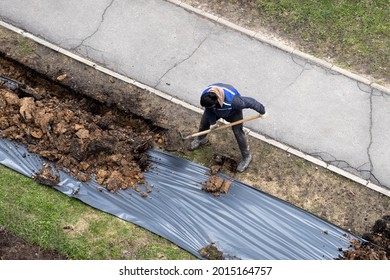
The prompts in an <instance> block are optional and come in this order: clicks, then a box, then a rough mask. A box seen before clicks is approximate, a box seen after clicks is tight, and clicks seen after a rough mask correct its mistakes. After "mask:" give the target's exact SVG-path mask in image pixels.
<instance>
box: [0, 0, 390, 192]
mask: <svg viewBox="0 0 390 280" xmlns="http://www.w3.org/2000/svg"><path fill="white" fill-rule="evenodd" d="M166 1H170V2H177V1H172V0H166ZM0 26H3V27H5V28H6V29H8V30H11V31H13V32H15V33H17V34H20V35H21V36H23V37H25V38H28V39H30V40H33V41H35V42H36V43H38V44H40V45H43V46H45V47H47V48H50V49H52V50H54V51H56V52H59V53H61V54H63V55H66V56H68V57H70V58H72V59H74V60H76V61H79V62H81V63H83V64H85V65H88V66H90V67H92V68H94V69H96V70H98V71H100V72H103V73H105V74H107V75H110V76H112V77H114V78H116V79H119V80H122V81H124V82H126V83H128V84H131V85H134V86H136V87H138V88H141V89H145V90H148V91H149V92H150V93H152V94H155V95H157V96H159V97H161V98H164V99H166V100H168V101H171V102H173V103H176V104H179V105H181V106H183V107H185V108H187V109H190V110H192V111H194V112H196V113H199V114H201V113H202V112H203V110H202V109H200V108H198V107H196V106H193V105H191V104H189V103H187V102H184V101H182V100H179V99H176V98H174V97H172V96H170V95H168V94H166V93H164V92H161V91H159V90H157V89H155V88H152V87H150V86H147V85H145V84H142V83H140V82H137V81H135V80H133V79H131V78H128V77H126V76H124V75H121V74H119V73H116V72H114V71H112V70H110V69H107V68H105V67H103V66H100V65H98V64H96V63H95V62H93V61H90V60H88V59H85V58H83V57H81V56H79V55H76V54H74V53H72V52H70V51H68V50H65V49H63V48H61V47H59V46H56V45H54V44H52V43H50V42H48V41H45V40H43V39H41V38H39V37H37V36H35V35H33V34H30V33H28V32H26V31H24V30H22V29H20V28H17V27H15V26H13V25H10V24H8V23H6V22H3V21H1V20H0ZM245 129H246V130H247V131H248V135H249V136H252V137H254V138H256V139H258V140H261V141H263V142H266V143H268V144H270V145H272V146H274V147H276V148H279V149H282V150H284V151H286V152H288V153H290V154H293V155H295V156H298V157H300V158H302V159H304V160H308V161H310V162H312V163H314V164H316V165H318V166H321V167H323V168H326V169H328V170H330V171H332V172H334V173H337V174H339V175H341V176H343V177H345V178H348V179H350V180H352V181H354V182H356V183H359V184H361V185H363V186H366V187H368V188H370V189H372V190H374V191H377V192H379V193H381V194H383V195H386V196H388V197H390V190H389V189H387V188H385V187H382V186H378V185H376V184H373V183H372V182H370V181H368V180H365V179H362V178H360V177H358V176H356V175H353V174H351V173H348V172H346V171H344V170H342V169H340V168H338V167H335V166H332V165H329V164H328V163H326V162H324V161H321V160H319V159H317V158H314V157H312V156H310V155H307V154H304V153H303V152H301V151H299V150H296V149H294V148H291V147H289V146H287V145H285V144H283V143H280V142H277V141H275V140H273V139H270V138H267V137H266V136H264V135H261V134H259V133H256V132H253V131H251V130H250V129H248V128H245Z"/></svg>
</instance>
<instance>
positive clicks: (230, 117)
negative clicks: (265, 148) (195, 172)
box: [189, 83, 266, 172]
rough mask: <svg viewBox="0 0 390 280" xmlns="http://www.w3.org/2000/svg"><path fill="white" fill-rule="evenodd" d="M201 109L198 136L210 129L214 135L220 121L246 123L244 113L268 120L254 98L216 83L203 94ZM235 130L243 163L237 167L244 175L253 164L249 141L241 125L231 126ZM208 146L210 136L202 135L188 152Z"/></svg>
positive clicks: (230, 86)
mask: <svg viewBox="0 0 390 280" xmlns="http://www.w3.org/2000/svg"><path fill="white" fill-rule="evenodd" d="M200 105H201V106H202V107H204V108H205V109H204V112H203V116H202V119H201V121H200V125H199V132H201V131H205V130H208V129H210V130H211V131H213V130H214V129H216V128H217V127H218V124H217V121H218V119H220V118H222V119H224V120H226V121H227V122H230V123H232V122H235V121H238V120H242V119H243V109H247V108H249V109H253V110H255V111H257V112H258V113H259V114H260V117H262V118H265V117H266V111H265V108H264V106H263V105H262V104H261V103H260V102H258V101H257V100H256V99H254V98H252V97H245V96H241V94H240V93H239V92H238V90H237V89H235V88H234V87H233V86H232V85H229V84H224V83H216V84H212V85H210V86H208V87H207V88H206V89H205V90H203V92H202V94H201V97H200ZM232 130H233V133H234V136H235V138H236V141H237V143H238V146H239V148H240V151H241V156H242V160H241V162H240V163H239V164H238V166H237V171H238V172H244V171H245V169H246V168H247V167H248V165H249V164H250V162H251V161H252V155H251V153H250V151H249V145H248V138H247V136H246V134H245V132H244V126H243V124H242V123H240V124H237V125H234V126H232ZM207 142H208V135H207V134H206V135H201V136H198V137H197V138H195V139H194V140H193V141H192V142H191V144H190V147H189V150H191V151H192V150H195V149H197V148H199V147H200V146H201V145H204V144H206V143H207Z"/></svg>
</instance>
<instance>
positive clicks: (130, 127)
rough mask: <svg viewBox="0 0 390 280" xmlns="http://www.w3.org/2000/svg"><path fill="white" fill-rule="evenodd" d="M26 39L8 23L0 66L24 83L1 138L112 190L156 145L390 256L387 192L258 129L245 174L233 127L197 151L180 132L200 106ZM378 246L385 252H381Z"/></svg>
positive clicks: (135, 173)
mask: <svg viewBox="0 0 390 280" xmlns="http://www.w3.org/2000/svg"><path fill="white" fill-rule="evenodd" d="M23 40H24V39H21V38H20V37H18V36H16V35H15V34H12V33H10V32H7V31H5V30H3V29H0V55H1V57H2V58H1V61H0V75H3V76H6V77H9V78H11V79H13V80H15V81H17V82H19V83H21V84H23V85H25V88H22V89H21V90H17V89H12V88H9V87H8V88H7V87H6V86H5V85H3V86H2V89H1V90H0V99H1V101H0V111H1V112H0V119H1V120H0V125H1V127H0V130H1V131H2V137H7V138H9V139H11V140H14V141H19V142H21V143H23V144H24V145H26V146H28V148H29V150H30V151H32V152H34V153H37V154H40V155H41V156H43V157H45V158H47V159H49V160H51V161H52V162H54V163H55V164H56V166H57V168H63V169H66V170H68V171H69V172H70V173H72V174H73V175H74V176H75V177H77V178H79V179H80V180H88V178H90V176H91V175H92V174H94V175H97V176H98V179H99V180H100V182H101V183H102V184H103V185H104V186H105V187H107V188H108V189H110V190H111V191H115V190H116V189H118V188H128V187H132V188H135V185H136V183H142V182H143V175H142V174H143V172H144V170H146V168H147V165H146V164H145V163H146V161H145V158H144V157H143V155H144V151H146V150H147V149H148V148H151V147H157V148H160V149H163V150H165V151H169V152H172V153H176V154H178V155H182V156H185V157H186V158H190V159H194V160H196V161H198V162H201V163H203V164H205V165H207V166H209V167H210V168H211V167H213V169H212V170H214V171H215V172H217V171H219V172H223V173H226V174H228V175H231V176H232V177H234V178H235V179H237V180H240V181H242V182H245V183H247V184H249V185H252V186H254V187H257V188H259V189H261V190H263V191H265V192H267V193H269V194H271V195H274V196H275V197H278V198H280V199H283V200H285V201H288V202H290V203H292V204H294V205H296V206H298V207H300V208H303V209H305V210H307V211H309V212H311V213H313V214H315V215H317V216H319V217H321V218H324V219H326V220H328V221H330V222H332V223H334V224H335V225H337V226H339V227H341V228H344V229H348V230H350V231H351V232H353V233H355V234H357V235H360V236H362V235H364V234H365V233H370V234H371V237H372V240H369V241H370V243H368V244H377V245H379V246H381V248H378V247H376V246H372V245H370V246H371V247H370V250H369V253H367V254H366V258H368V257H370V258H384V257H385V256H386V257H387V258H388V256H389V255H388V254H389V247H388V246H389V245H388V244H389V243H388V239H387V238H388V234H387V232H388V230H389V225H388V221H387V219H385V218H384V217H387V215H388V214H389V213H388V211H389V207H390V199H389V198H388V197H386V196H384V195H381V194H379V193H377V192H375V191H373V190H370V189H368V188H366V187H364V186H361V185H359V184H357V183H355V182H351V181H349V180H346V179H345V178H342V177H340V176H338V175H335V174H333V173H331V172H330V171H329V170H326V169H323V168H321V167H318V166H316V165H314V164H312V163H309V162H305V161H303V160H302V159H300V158H298V157H295V156H294V155H291V154H288V153H286V152H285V151H281V150H279V149H277V148H275V147H273V146H270V145H268V144H266V143H263V142H261V141H258V140H256V139H253V138H250V147H251V150H252V153H253V161H252V163H251V165H250V166H249V168H248V169H247V171H246V172H245V173H243V174H237V173H235V166H236V164H237V161H238V160H239V159H240V153H239V149H238V147H235V146H234V144H232V143H235V140H234V136H233V134H232V132H231V131H230V130H225V131H221V132H218V133H215V134H212V135H211V136H210V144H208V145H206V146H205V147H202V148H201V149H200V150H199V151H196V152H190V151H188V150H187V145H188V142H186V141H183V140H182V139H181V136H180V133H179V131H181V132H183V133H185V134H190V133H193V132H196V131H197V128H198V124H199V121H200V117H201V116H200V115H198V114H194V113H193V112H191V111H189V110H188V109H185V108H183V107H180V106H179V105H177V104H172V103H170V102H169V101H167V100H164V99H162V98H160V97H157V96H155V95H153V94H151V93H150V92H148V91H147V90H143V89H140V88H137V87H135V86H133V85H129V84H126V83H124V82H122V81H119V80H116V79H113V78H112V77H110V76H107V75H105V74H103V73H101V72H97V71H96V70H94V69H92V68H89V67H86V66H85V65H82V64H80V63H78V62H75V61H73V60H71V59H70V58H67V57H64V56H62V55H60V54H58V53H56V52H53V51H51V50H48V49H46V48H44V47H42V46H39V45H35V44H33V45H32V51H31V52H29V53H25V52H23V51H22V48H21V44H24V41H23ZM172 112H174V114H173V113H172ZM226 147H231V148H229V149H226ZM130 167H131V168H130ZM129 170H131V172H129ZM54 175H55V174H54ZM36 178H37V180H41V182H46V183H47V184H49V185H50V184H55V182H56V177H55V176H53V174H52V172H51V171H50V170H45V169H44V170H41V172H39V173H38V174H36ZM46 180H47V181H46ZM140 195H147V193H145V192H140ZM378 219H381V220H383V221H384V223H385V225H386V226H385V227H384V226H383V223H380V222H378V223H379V224H382V226H381V227H379V228H380V230H375V231H374V230H373V229H372V228H373V225H376V223H377V221H378ZM367 236H368V235H367ZM386 240H387V241H386ZM351 246H353V244H351ZM361 248H362V247H361ZM361 248H360V249H361ZM356 249H357V250H360V249H358V248H356ZM363 249H364V250H366V249H367V247H364V248H363ZM378 250H382V251H385V252H386V254H379V253H378V254H377V256H375V257H372V256H373V254H372V252H373V251H375V252H377V251H378ZM14 257H15V258H16V256H14ZM349 258H352V257H351V256H349ZM356 258H357V257H356ZM360 258H363V257H360Z"/></svg>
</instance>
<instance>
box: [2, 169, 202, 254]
mask: <svg viewBox="0 0 390 280" xmlns="http://www.w3.org/2000/svg"><path fill="white" fill-rule="evenodd" d="M0 226H4V227H5V228H6V229H7V230H9V231H10V232H12V233H14V234H16V235H18V236H19V237H21V238H23V239H24V240H26V241H29V242H31V243H33V244H36V245H39V246H42V248H44V249H54V250H56V251H58V252H60V253H62V254H63V255H65V256H67V257H68V258H70V259H76V260H101V259H104V260H106V259H107V260H109V259H114V260H117V259H142V260H148V259H154V260H155V259H169V260H177V259H180V260H189V259H196V258H195V257H194V256H193V255H191V254H189V253H188V252H186V251H184V250H182V249H180V248H178V247H177V246H176V245H174V244H172V243H171V242H169V241H168V240H166V239H164V238H161V237H159V236H157V235H155V234H153V233H151V232H149V231H147V230H145V229H143V228H140V227H138V226H137V225H134V224H132V223H129V222H126V221H123V220H121V219H119V218H117V217H114V216H112V215H109V214H107V213H104V212H101V211H99V210H96V209H94V208H92V207H90V206H88V205H86V204H84V203H82V202H81V201H79V200H77V199H74V198H69V197H68V196H66V195H64V194H62V193H61V192H59V191H57V190H55V189H52V188H50V187H47V186H43V185H40V184H38V183H36V182H35V181H34V180H32V179H30V178H27V177H25V176H22V175H20V174H18V173H16V172H14V171H12V170H10V169H8V168H6V167H4V166H2V165H0Z"/></svg>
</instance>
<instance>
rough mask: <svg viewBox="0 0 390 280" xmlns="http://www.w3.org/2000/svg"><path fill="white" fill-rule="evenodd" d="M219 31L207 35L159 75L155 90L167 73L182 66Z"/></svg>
mask: <svg viewBox="0 0 390 280" xmlns="http://www.w3.org/2000/svg"><path fill="white" fill-rule="evenodd" d="M219 32H220V31H217V32H212V31H210V32H209V34H207V35H206V36H205V37H204V38H203V40H202V41H200V42H199V44H198V45H197V46H196V47H195V49H194V50H193V51H192V52H191V53H190V54H189V55H188V56H187V57H186V58H184V59H182V60H181V61H179V62H176V63H175V64H174V65H172V67H170V68H169V69H168V70H167V71H165V73H164V74H162V75H161V77H160V78H159V79H158V81H157V83H156V84H155V85H154V87H155V88H157V87H158V86H159V85H160V83H161V81H162V79H164V77H165V76H166V75H167V74H168V73H169V72H171V71H172V70H173V69H175V68H177V67H178V66H179V65H181V64H183V63H184V62H186V61H187V60H189V59H190V58H191V57H193V56H194V54H195V53H196V52H197V51H198V50H199V49H200V47H201V46H202V45H203V43H204V42H205V41H206V40H207V39H208V38H209V36H210V35H211V34H213V33H214V34H218V33H219Z"/></svg>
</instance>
